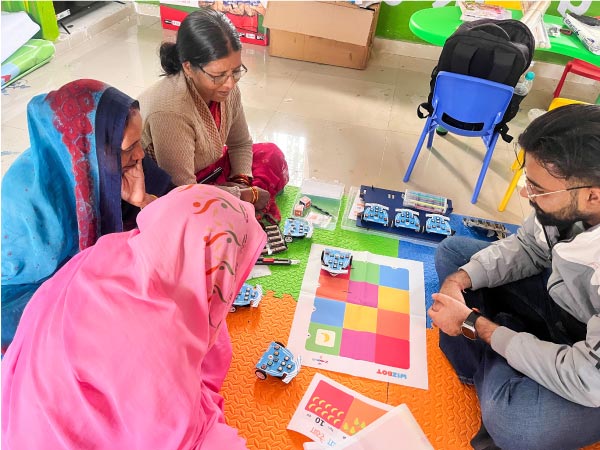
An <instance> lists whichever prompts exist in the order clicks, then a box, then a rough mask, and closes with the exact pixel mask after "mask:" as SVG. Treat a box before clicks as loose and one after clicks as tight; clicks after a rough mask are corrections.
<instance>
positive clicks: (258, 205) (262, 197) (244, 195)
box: [240, 186, 271, 211]
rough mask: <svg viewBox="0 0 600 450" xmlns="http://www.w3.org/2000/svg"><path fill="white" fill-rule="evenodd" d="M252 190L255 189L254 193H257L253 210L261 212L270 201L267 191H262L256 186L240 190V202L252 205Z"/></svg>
mask: <svg viewBox="0 0 600 450" xmlns="http://www.w3.org/2000/svg"><path fill="white" fill-rule="evenodd" d="M252 189H256V192H257V193H258V198H257V199H256V201H255V202H254V209H256V210H257V211H262V210H263V209H265V207H266V206H267V203H269V200H270V199H271V194H269V191H265V190H264V189H261V188H259V187H256V186H252V187H250V188H245V189H240V200H243V201H245V202H249V203H252V199H253V198H254V193H253V192H252Z"/></svg>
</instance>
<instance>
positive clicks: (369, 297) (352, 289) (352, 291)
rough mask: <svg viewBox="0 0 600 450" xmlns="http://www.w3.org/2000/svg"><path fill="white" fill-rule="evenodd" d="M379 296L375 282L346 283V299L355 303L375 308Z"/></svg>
mask: <svg viewBox="0 0 600 450" xmlns="http://www.w3.org/2000/svg"><path fill="white" fill-rule="evenodd" d="M378 296H379V286H377V285H376V284H371V283H365V282H364V281H352V280H350V284H349V285H348V296H347V297H346V301H347V302H348V303H354V304H356V305H363V306H370V307H372V308H377V303H378Z"/></svg>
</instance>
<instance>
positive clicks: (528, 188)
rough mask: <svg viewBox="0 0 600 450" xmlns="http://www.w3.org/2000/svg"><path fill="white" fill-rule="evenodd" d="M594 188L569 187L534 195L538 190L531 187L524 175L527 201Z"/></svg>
mask: <svg viewBox="0 0 600 450" xmlns="http://www.w3.org/2000/svg"><path fill="white" fill-rule="evenodd" d="M591 187H594V186H576V187H570V188H567V189H560V190H558V191H550V192H541V193H538V194H536V193H535V191H536V190H537V191H539V189H538V188H537V187H535V186H533V185H532V184H531V183H530V182H529V180H528V179H527V174H525V190H526V191H527V198H528V199H529V200H532V199H534V198H537V197H543V196H544V195H551V194H558V193H559V192H568V191H575V190H577V189H587V188H591Z"/></svg>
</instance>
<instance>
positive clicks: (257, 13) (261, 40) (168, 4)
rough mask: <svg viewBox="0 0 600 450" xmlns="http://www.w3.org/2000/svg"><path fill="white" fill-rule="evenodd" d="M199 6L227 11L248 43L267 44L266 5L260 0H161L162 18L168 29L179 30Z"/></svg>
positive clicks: (244, 40)
mask: <svg viewBox="0 0 600 450" xmlns="http://www.w3.org/2000/svg"><path fill="white" fill-rule="evenodd" d="M199 7H210V8H213V9H216V10H217V11H221V12H223V13H225V15H226V16H227V17H228V18H229V20H231V22H232V23H233V25H234V26H235V28H236V30H237V31H238V33H239V34H240V40H241V41H242V42H243V43H246V44H256V45H267V44H268V43H269V35H268V30H267V29H266V28H265V27H264V26H263V19H264V10H265V8H264V6H263V5H262V2H261V1H260V0H246V1H197V0H161V2H160V20H161V23H162V27H163V28H164V29H166V30H178V29H179V26H180V25H181V22H182V21H183V19H185V17H186V16H187V15H188V14H189V13H190V12H192V11H194V10H196V9H198V8H199Z"/></svg>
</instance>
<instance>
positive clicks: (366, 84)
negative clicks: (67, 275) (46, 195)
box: [1, 8, 595, 223]
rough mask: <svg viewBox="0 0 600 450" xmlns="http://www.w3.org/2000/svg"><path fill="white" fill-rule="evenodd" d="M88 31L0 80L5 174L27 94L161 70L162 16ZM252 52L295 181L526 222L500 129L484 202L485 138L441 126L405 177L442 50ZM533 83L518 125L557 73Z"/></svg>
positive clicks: (20, 136)
mask: <svg viewBox="0 0 600 450" xmlns="http://www.w3.org/2000/svg"><path fill="white" fill-rule="evenodd" d="M102 9H103V8H102ZM102 9H101V10H102ZM101 10H99V11H101ZM104 14H106V12H104ZM90 29H91V28H90ZM81 36H82V35H81V34H79V35H76V36H74V37H71V38H70V39H66V38H65V37H62V38H61V39H62V40H61V41H60V42H59V43H58V46H57V55H56V57H55V58H54V59H53V60H52V61H51V62H50V63H49V64H47V65H46V66H44V67H42V68H40V69H38V70H37V71H35V72H33V73H31V74H30V75H28V76H27V77H25V78H24V79H22V80H21V81H19V82H17V83H16V84H15V85H13V86H11V87H9V88H7V89H5V90H3V92H2V94H3V95H2V96H1V102H2V147H1V150H2V153H1V155H2V174H4V173H5V172H6V170H7V168H8V167H9V166H10V164H11V163H12V161H14V159H15V158H16V157H17V156H18V154H19V153H20V152H22V151H23V150H24V149H26V148H27V147H28V144H29V139H28V136H27V120H26V106H27V102H28V101H29V100H30V99H31V98H32V97H33V96H34V95H37V94H39V93H45V92H48V91H50V90H52V89H56V88H58V87H60V86H61V85H62V84H64V83H66V82H68V81H71V80H74V79H77V78H95V79H99V80H102V81H105V82H107V83H109V84H112V85H113V86H115V87H117V88H119V89H121V90H122V91H124V92H126V93H127V94H129V95H131V96H132V97H136V96H137V95H138V94H139V93H140V92H141V91H142V90H143V89H144V88H145V87H147V86H149V85H151V84H152V83H153V82H155V81H156V80H157V79H158V75H159V73H160V66H159V60H158V47H159V45H160V42H161V41H162V40H164V39H172V37H173V36H172V33H170V32H165V31H163V30H162V29H161V27H160V22H159V19H158V17H152V16H140V15H135V14H133V15H131V16H127V15H125V18H124V19H121V20H120V21H119V22H118V23H116V24H114V25H111V26H109V27H108V28H106V29H105V30H102V31H95V32H94V33H93V36H92V37H91V39H90V36H89V33H84V34H83V38H81ZM378 47H379V48H387V47H388V46H378ZM243 61H244V64H245V65H246V66H247V67H248V69H249V72H248V75H247V76H246V77H245V78H243V79H242V80H241V81H240V88H241V90H242V95H243V102H244V107H245V110H246V115H247V118H248V123H249V126H250V130H251V133H252V136H253V138H254V139H255V141H271V142H275V143H277V144H278V145H279V146H280V147H281V148H282V149H283V151H284V152H285V155H286V158H287V159H288V163H289V167H290V175H291V183H292V184H294V185H299V184H300V182H301V181H302V179H303V178H305V177H316V178H319V179H323V180H331V181H333V180H338V181H340V182H342V183H344V184H345V185H346V186H347V187H349V186H351V185H360V184H369V185H370V184H373V185H376V186H380V187H385V188H390V189H396V190H404V189H406V188H411V189H416V190H419V191H424V192H431V193H435V194H440V195H445V196H447V197H449V198H451V199H453V201H454V208H455V211H456V212H458V213H462V214H471V215H477V216H480V217H487V218H492V219H497V220H502V221H506V222H515V223H519V222H520V221H521V220H522V218H523V216H524V214H527V213H528V211H529V206H528V205H527V202H525V201H523V200H522V199H519V197H518V195H516V194H515V195H513V197H512V199H511V201H510V203H509V205H508V208H507V210H506V211H505V212H504V213H499V212H498V211H497V206H498V203H499V202H500V200H501V199H502V196H503V194H504V191H505V189H506V187H507V185H508V182H509V180H510V178H511V176H512V173H511V171H510V165H511V163H512V161H513V159H514V153H513V147H512V145H509V144H506V143H504V142H502V141H500V142H499V143H498V145H497V146H496V151H495V154H494V157H493V160H492V163H491V165H490V169H489V171H488V174H487V176H486V179H485V182H484V185H483V189H482V191H481V194H480V197H479V201H478V203H477V204H476V205H472V204H471V203H470V198H471V194H472V190H473V187H474V184H475V181H476V178H477V174H478V173H479V170H480V167H481V160H482V157H483V152H484V145H483V143H482V142H481V140H479V139H467V138H462V137H457V136H451V135H449V136H447V137H445V138H439V137H436V139H435V141H434V145H433V149H432V151H431V152H427V151H426V150H423V152H422V154H421V157H420V158H419V161H418V163H417V166H416V167H415V170H414V172H413V175H412V177H411V181H410V183H408V184H406V185H405V184H404V183H403V182H402V177H403V175H404V171H405V170H406V167H407V164H408V161H409V159H410V156H411V155H412V152H413V149H414V147H415V145H416V142H417V140H418V137H419V134H420V132H421V130H422V127H423V124H424V121H421V120H419V119H418V118H417V116H416V113H415V110H416V107H417V105H418V104H419V103H421V102H423V101H424V100H425V99H426V96H427V93H428V92H429V77H430V73H431V69H432V68H433V66H434V65H435V62H434V61H432V60H428V59H418V58H413V57H408V56H401V55H397V54H392V53H386V52H383V51H381V50H377V49H376V50H375V52H374V54H373V56H372V58H371V60H370V62H369V66H368V68H367V69H366V70H363V71H360V70H353V69H344V68H339V67H332V66H325V65H319V64H312V63H307V62H300V61H293V60H286V59H281V58H275V57H270V56H269V55H268V51H267V49H266V48H265V47H259V46H252V45H245V47H244V50H243ZM536 88H538V90H536V91H534V92H532V94H531V95H530V96H529V97H528V98H527V100H526V101H525V102H524V108H523V111H521V112H520V113H519V116H517V118H516V119H515V120H514V121H513V123H512V125H511V131H512V134H513V135H515V136H516V135H517V134H518V133H519V132H520V131H521V130H522V129H523V127H524V126H525V125H526V124H527V114H526V112H527V110H528V109H529V108H546V107H547V106H548V104H549V103H550V100H551V96H552V95H551V92H552V89H553V85H552V83H549V82H544V80H542V81H540V82H539V83H536ZM539 88H543V89H544V90H539ZM586 88H589V86H588V87H585V86H584V87H582V88H578V87H577V86H575V87H573V86H571V87H568V85H567V87H566V88H565V89H571V92H573V91H577V89H579V90H581V89H586ZM567 92H569V91H567ZM586 92H587V91H586ZM575 93H576V94H577V93H578V92H575ZM579 93H580V92H579ZM588 96H590V95H589V94H588ZM580 97H581V95H580ZM574 98H577V97H574ZM594 98H595V97H594ZM592 100H593V99H590V100H589V101H592Z"/></svg>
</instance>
